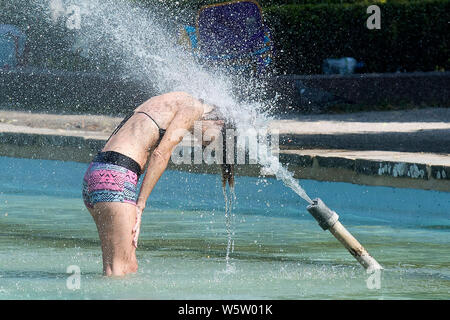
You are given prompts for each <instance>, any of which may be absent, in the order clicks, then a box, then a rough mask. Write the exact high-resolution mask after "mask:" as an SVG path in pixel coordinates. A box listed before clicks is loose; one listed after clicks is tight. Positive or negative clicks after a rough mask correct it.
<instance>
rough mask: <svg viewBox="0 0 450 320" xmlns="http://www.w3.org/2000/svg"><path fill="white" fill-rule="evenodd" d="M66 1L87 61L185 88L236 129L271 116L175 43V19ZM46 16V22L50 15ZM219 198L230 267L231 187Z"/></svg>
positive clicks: (129, 7)
mask: <svg viewBox="0 0 450 320" xmlns="http://www.w3.org/2000/svg"><path fill="white" fill-rule="evenodd" d="M71 3H73V4H75V5H77V6H79V7H80V8H81V17H82V21H81V29H80V30H79V32H78V33H77V34H76V38H77V40H78V41H79V42H80V43H83V44H84V46H85V47H86V48H88V49H87V51H88V55H89V58H90V59H91V60H92V59H94V60H95V59H98V60H99V61H113V62H114V65H115V67H117V69H118V72H119V75H120V76H121V77H123V78H132V79H133V80H136V81H137V83H139V84H140V85H142V86H143V87H144V88H146V89H148V91H149V92H152V93H155V91H156V93H157V94H161V93H165V92H170V91H185V92H188V93H190V94H191V95H193V96H194V97H197V98H202V99H204V100H206V101H208V102H209V103H212V104H215V105H217V106H218V107H219V109H220V113H221V114H223V115H226V116H227V117H228V120H229V121H231V122H232V123H233V124H234V125H235V126H236V127H237V128H248V127H254V128H257V127H259V126H261V124H264V123H265V124H267V123H268V122H269V121H270V120H271V117H269V115H268V112H267V111H264V110H267V107H268V106H269V108H273V106H275V105H276V101H270V100H266V101H264V102H260V101H252V102H243V101H239V99H237V98H236V97H235V95H234V94H233V81H236V77H234V78H233V80H232V79H231V77H229V76H228V75H227V74H226V72H223V71H219V70H211V69H208V70H206V69H205V68H203V67H202V66H200V65H199V64H198V63H197V62H196V61H195V59H194V57H193V56H192V55H191V54H190V53H188V52H186V51H185V50H184V49H183V48H181V47H180V46H179V45H178V44H177V43H176V41H175V40H176V36H172V35H171V33H170V30H171V29H175V26H174V20H176V19H175V17H173V16H170V15H169V16H166V17H163V15H161V14H159V15H157V14H156V12H152V11H151V10H149V9H148V8H142V7H139V6H138V5H136V4H132V3H130V2H125V1H120V0H119V1H117V0H116V1H112V0H74V1H71ZM34 5H36V6H37V7H38V9H40V10H41V11H43V12H47V11H48V10H49V8H48V1H44V0H41V1H36V2H35V4H34ZM48 19H49V23H50V19H51V15H50V13H49V14H48ZM114 71H115V72H116V70H114ZM238 82H239V83H241V84H246V86H247V89H246V91H248V92H252V89H251V88H250V89H248V87H249V86H251V85H252V84H253V83H255V81H254V80H252V79H249V76H248V75H247V74H245V75H242V77H241V78H240V79H238ZM257 90H260V91H261V90H264V88H261V87H258V89H256V88H255V90H253V91H254V92H256V91H257ZM258 162H259V163H260V165H262V167H263V169H264V171H265V172H266V173H267V174H273V175H274V176H275V177H276V178H277V179H279V180H282V181H283V182H284V184H285V185H286V186H287V187H289V188H291V189H292V190H293V191H294V192H295V193H297V194H298V195H299V196H300V197H302V198H303V199H304V200H305V201H307V202H308V203H312V201H311V199H310V198H309V196H308V195H307V194H306V192H305V191H304V190H303V188H302V187H301V186H300V184H299V183H298V181H297V180H296V179H294V177H293V174H292V173H291V172H289V171H288V170H287V169H286V168H284V167H283V166H282V165H281V164H280V162H279V160H278V158H277V157H275V156H273V155H267V156H263V157H259V159H258ZM224 197H225V214H226V224H227V234H228V244H227V256H226V260H227V266H229V265H230V264H229V260H230V257H229V256H230V252H232V251H233V246H234V242H233V239H232V236H233V224H232V220H233V219H232V218H233V214H232V206H233V201H234V198H235V195H234V190H231V196H227V193H226V190H225V189H224Z"/></svg>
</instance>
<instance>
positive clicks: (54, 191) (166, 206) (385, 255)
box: [0, 157, 450, 299]
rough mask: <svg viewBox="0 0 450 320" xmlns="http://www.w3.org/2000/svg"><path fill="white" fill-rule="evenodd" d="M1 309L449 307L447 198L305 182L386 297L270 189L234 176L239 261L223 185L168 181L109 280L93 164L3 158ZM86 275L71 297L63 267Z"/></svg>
mask: <svg viewBox="0 0 450 320" xmlns="http://www.w3.org/2000/svg"><path fill="white" fill-rule="evenodd" d="M0 168H1V169H0V299H116V298H117V299H448V298H449V297H450V254H449V249H448V248H449V244H450V236H449V235H450V233H449V231H450V223H449V216H450V194H449V193H444V192H435V191H424V190H413V189H395V188H389V187H372V186H358V185H352V184H348V183H329V182H318V181H310V180H303V181H301V185H302V186H303V187H304V188H305V190H306V191H307V192H308V194H309V195H310V196H311V197H313V198H314V197H321V198H322V199H323V200H324V201H325V203H327V205H329V207H330V208H332V209H333V210H335V211H337V212H338V213H339V214H340V220H341V222H342V223H343V224H344V225H345V226H346V227H347V228H348V229H349V231H350V232H352V233H353V234H354V236H355V237H356V238H357V239H358V240H359V241H360V242H361V243H362V244H363V245H364V246H365V247H366V248H367V249H368V250H369V252H370V253H371V254H372V255H373V256H374V257H375V258H376V259H377V260H378V262H379V263H380V264H381V265H383V267H385V271H384V272H383V273H382V274H381V277H380V288H379V289H369V288H368V287H367V283H366V281H367V279H368V277H369V275H368V274H366V273H365V271H364V270H363V269H362V267H360V266H359V265H358V263H357V262H356V261H355V260H354V258H353V257H352V256H350V254H349V253H348V252H347V251H346V250H345V249H344V248H343V247H342V245H341V244H340V243H338V242H337V240H336V239H335V238H334V237H333V236H332V235H331V234H330V233H328V232H324V231H322V229H320V227H319V226H318V225H317V223H316V222H315V221H314V219H313V218H312V217H311V216H310V215H309V214H308V212H307V211H306V203H305V202H304V200H302V199H301V198H300V197H298V196H297V195H296V194H295V193H294V192H293V191H292V190H290V189H288V188H286V187H285V186H284V185H283V184H282V182H280V181H277V180H275V179H258V178H253V177H238V178H237V180H236V196H237V199H236V202H235V207H234V208H233V213H234V214H235V217H234V219H233V221H234V225H233V230H234V232H235V234H234V236H233V240H234V250H233V252H231V253H230V266H231V267H229V268H227V265H226V260H225V256H226V248H227V242H228V238H227V230H226V223H225V215H224V198H223V194H222V189H221V181H220V177H218V176H215V175H208V174H193V173H187V172H177V171H167V172H165V173H164V175H163V177H162V178H161V180H160V182H159V183H158V185H157V186H156V188H155V190H154V192H153V193H152V195H151V196H150V199H149V202H148V207H147V209H146V211H145V213H144V216H143V222H142V228H141V236H140V242H139V248H138V251H137V256H138V260H139V272H138V273H137V274H135V275H130V276H127V277H125V278H124V279H108V278H105V277H103V276H102V274H101V270H102V261H101V251H100V243H99V240H98V235H97V230H96V227H95V224H94V222H93V220H92V218H91V217H90V215H89V213H88V211H87V210H86V209H85V208H84V205H83V202H82V200H81V180H82V177H83V174H84V171H85V170H86V168H87V164H83V163H75V162H62V161H48V160H29V159H14V158H8V157H0ZM71 265H76V266H78V267H79V268H80V270H81V279H80V289H79V290H70V289H68V288H67V285H66V282H67V279H68V277H69V276H70V274H68V273H66V270H67V267H69V266H71Z"/></svg>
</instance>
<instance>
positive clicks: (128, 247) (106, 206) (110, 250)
mask: <svg viewBox="0 0 450 320" xmlns="http://www.w3.org/2000/svg"><path fill="white" fill-rule="evenodd" d="M89 211H90V212H91V214H92V217H93V218H94V221H95V223H96V225H97V229H98V233H99V236H100V241H101V243H102V251H103V255H104V257H103V258H104V260H105V259H106V260H107V261H105V262H108V263H113V262H114V261H115V260H116V261H117V260H119V261H129V260H134V259H135V251H136V249H135V247H134V246H133V233H132V230H133V227H134V225H135V223H136V206H135V205H133V204H129V203H123V202H99V203H96V204H95V205H94V208H93V209H90V210H89Z"/></svg>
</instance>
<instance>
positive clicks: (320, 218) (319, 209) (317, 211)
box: [306, 198, 339, 230]
mask: <svg viewBox="0 0 450 320" xmlns="http://www.w3.org/2000/svg"><path fill="white" fill-rule="evenodd" d="M306 209H307V210H308V211H309V213H311V215H312V216H313V217H314V219H316V220H317V222H318V223H319V226H320V227H321V228H322V229H323V230H328V229H329V228H331V227H332V226H333V225H334V224H335V223H336V221H338V219H339V215H338V214H337V213H336V212H334V211H333V210H331V209H330V208H328V207H327V206H326V205H325V203H323V201H322V200H321V199H320V198H316V199H313V204H311V205H309V206H308V207H306Z"/></svg>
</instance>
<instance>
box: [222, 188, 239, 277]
mask: <svg viewBox="0 0 450 320" xmlns="http://www.w3.org/2000/svg"><path fill="white" fill-rule="evenodd" d="M229 190H230V191H229V192H228V191H227V187H226V185H225V186H223V188H222V191H223V197H224V200H225V225H226V231H227V253H226V256H225V262H226V270H225V272H227V273H232V272H234V271H235V268H234V265H233V264H232V263H231V261H230V254H231V253H233V252H234V239H233V236H234V234H235V231H234V225H235V223H234V222H235V221H234V220H235V214H234V213H233V205H234V202H235V200H236V193H235V192H234V186H232V187H231V186H230V189H229Z"/></svg>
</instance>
